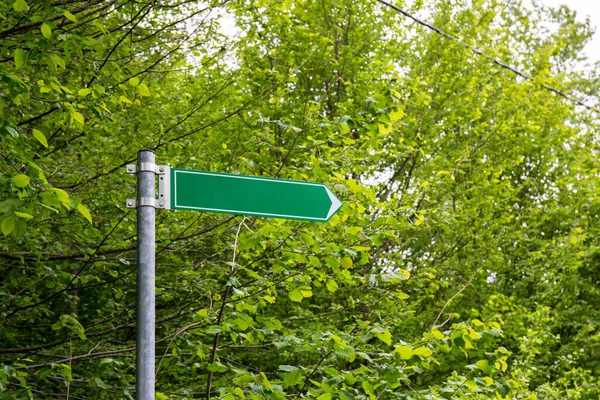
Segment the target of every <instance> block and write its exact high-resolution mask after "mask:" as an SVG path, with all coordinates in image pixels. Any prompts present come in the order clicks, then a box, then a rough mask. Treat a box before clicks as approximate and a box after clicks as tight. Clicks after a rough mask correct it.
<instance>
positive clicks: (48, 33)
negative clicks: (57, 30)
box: [40, 22, 52, 39]
mask: <svg viewBox="0 0 600 400" xmlns="http://www.w3.org/2000/svg"><path fill="white" fill-rule="evenodd" d="M40 30H41V31H42V35H43V36H44V37H45V38H46V39H50V38H51V37H52V29H51V28H50V25H48V24H47V23H45V22H44V23H43V24H42V26H41V28H40Z"/></svg>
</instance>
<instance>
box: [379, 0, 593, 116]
mask: <svg viewBox="0 0 600 400" xmlns="http://www.w3.org/2000/svg"><path fill="white" fill-rule="evenodd" d="M377 1H378V2H380V3H381V4H384V5H386V6H388V7H390V8H392V9H394V10H396V11H397V12H399V13H400V14H402V15H404V16H405V17H408V18H410V19H412V20H413V21H415V22H416V23H417V24H419V25H422V26H424V27H426V28H427V29H430V30H432V31H434V32H435V33H437V34H438V35H440V36H443V37H445V38H446V39H449V40H452V41H454V42H456V43H458V44H460V45H461V46H464V47H466V48H467V49H469V50H471V51H472V52H473V53H475V54H477V55H478V56H481V57H485V58H486V59H488V60H490V61H491V62H493V63H494V64H496V65H498V66H499V67H501V68H504V69H507V70H509V71H511V72H512V73H514V74H515V75H518V76H520V77H521V78H524V79H527V80H533V78H532V77H531V76H530V75H527V74H526V73H524V72H521V71H519V70H518V69H516V68H514V67H512V66H510V65H508V64H505V63H503V62H502V61H500V60H498V59H497V58H495V57H492V56H489V55H487V54H485V53H484V52H483V51H481V50H479V49H478V48H476V47H473V46H471V45H470V44H468V43H465V42H463V41H462V40H460V39H458V38H456V37H454V36H452V35H450V34H448V33H446V32H444V31H443V30H441V29H440V28H438V27H436V26H434V25H431V24H429V23H427V22H425V21H421V20H420V19H419V18H417V17H415V16H413V15H411V14H409V13H408V12H406V11H404V10H403V9H401V8H400V7H398V6H396V5H394V4H390V3H388V2H387V1H385V0H377ZM541 86H542V87H543V88H544V89H546V90H549V91H551V92H553V93H555V94H557V95H559V96H561V97H564V98H565V99H567V100H569V101H572V102H574V103H575V104H577V105H580V106H582V107H585V108H587V109H588V110H590V111H594V112H596V113H598V114H600V110H598V109H597V108H595V107H592V106H590V105H587V104H585V103H584V102H583V101H581V100H579V99H576V98H575V97H573V96H570V95H568V94H566V93H565V92H563V91H561V90H558V89H556V88H554V87H552V86H549V85H546V84H543V83H542V84H541Z"/></svg>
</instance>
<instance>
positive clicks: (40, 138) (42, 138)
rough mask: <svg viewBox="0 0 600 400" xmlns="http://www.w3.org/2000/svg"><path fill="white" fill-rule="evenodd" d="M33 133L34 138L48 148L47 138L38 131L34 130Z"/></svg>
mask: <svg viewBox="0 0 600 400" xmlns="http://www.w3.org/2000/svg"><path fill="white" fill-rule="evenodd" d="M31 133H33V137H34V138H36V139H37V140H38V142H40V143H41V144H42V146H44V147H45V148H48V141H47V140H46V136H44V134H43V133H42V132H40V131H38V130H37V129H32V130H31Z"/></svg>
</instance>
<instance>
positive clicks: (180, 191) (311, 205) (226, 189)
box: [170, 168, 342, 221]
mask: <svg viewBox="0 0 600 400" xmlns="http://www.w3.org/2000/svg"><path fill="white" fill-rule="evenodd" d="M170 180H171V208H172V209H175V210H197V211H206V212H218V213H225V214H241V215H253V216H258V217H271V218H285V219H298V220H305V221H327V220H329V219H330V218H331V217H332V216H333V215H334V214H335V213H336V212H337V210H339V208H340V207H341V205H342V203H341V201H340V200H339V199H338V198H337V197H335V195H334V194H333V193H332V192H331V190H329V188H327V186H325V185H323V184H322V183H313V182H299V181H290V180H283V179H269V178H262V177H257V176H245V175H232V174H221V173H214V172H205V171H194V170H185V169H177V168H171V179H170Z"/></svg>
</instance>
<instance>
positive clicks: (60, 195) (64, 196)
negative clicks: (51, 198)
mask: <svg viewBox="0 0 600 400" xmlns="http://www.w3.org/2000/svg"><path fill="white" fill-rule="evenodd" d="M49 190H50V191H52V192H54V195H55V196H56V198H57V199H58V201H59V202H60V204H61V205H62V206H63V207H64V208H66V209H67V210H70V209H71V206H70V200H69V194H68V193H67V192H65V191H64V190H62V189H59V188H50V189H49Z"/></svg>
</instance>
